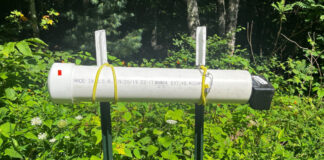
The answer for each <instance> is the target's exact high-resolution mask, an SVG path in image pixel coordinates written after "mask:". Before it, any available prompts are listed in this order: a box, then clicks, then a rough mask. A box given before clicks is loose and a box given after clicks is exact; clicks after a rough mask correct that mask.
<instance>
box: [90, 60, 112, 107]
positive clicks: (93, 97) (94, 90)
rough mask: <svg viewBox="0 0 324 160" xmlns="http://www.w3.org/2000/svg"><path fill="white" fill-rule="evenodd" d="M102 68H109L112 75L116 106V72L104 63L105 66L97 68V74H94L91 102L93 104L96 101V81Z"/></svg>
mask: <svg viewBox="0 0 324 160" xmlns="http://www.w3.org/2000/svg"><path fill="white" fill-rule="evenodd" d="M104 66H107V67H110V68H111V71H112V74H113V79H114V104H116V103H117V100H118V93H117V80H116V79H117V78H116V72H115V69H114V66H113V65H111V64H109V63H105V64H103V65H101V66H100V67H99V68H98V71H97V74H96V79H95V82H94V84H93V90H92V102H93V103H94V102H95V101H96V91H97V85H98V79H99V75H100V72H101V70H102V68H103V67H104Z"/></svg>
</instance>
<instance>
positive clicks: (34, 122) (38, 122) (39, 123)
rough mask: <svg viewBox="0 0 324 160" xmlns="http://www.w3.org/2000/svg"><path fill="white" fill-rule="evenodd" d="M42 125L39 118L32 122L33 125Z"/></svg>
mask: <svg viewBox="0 0 324 160" xmlns="http://www.w3.org/2000/svg"><path fill="white" fill-rule="evenodd" d="M41 124H42V120H41V119H40V118H39V117H35V118H33V119H32V120H31V125H33V126H38V125H41Z"/></svg>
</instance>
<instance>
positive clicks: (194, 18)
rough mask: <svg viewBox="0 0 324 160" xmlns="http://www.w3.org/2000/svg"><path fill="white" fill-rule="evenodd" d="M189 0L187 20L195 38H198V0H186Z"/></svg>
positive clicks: (191, 33)
mask: <svg viewBox="0 0 324 160" xmlns="http://www.w3.org/2000/svg"><path fill="white" fill-rule="evenodd" d="M186 1H187V12H188V16H187V22H188V28H189V31H190V35H191V37H192V38H193V39H196V29H197V27H198V26H199V25H200V22H199V13H198V4H197V0H186Z"/></svg>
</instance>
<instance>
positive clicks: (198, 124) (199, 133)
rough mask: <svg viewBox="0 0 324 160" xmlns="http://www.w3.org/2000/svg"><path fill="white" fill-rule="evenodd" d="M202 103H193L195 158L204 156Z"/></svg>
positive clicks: (198, 158)
mask: <svg viewBox="0 0 324 160" xmlns="http://www.w3.org/2000/svg"><path fill="white" fill-rule="evenodd" d="M204 108H205V106H204V105H198V104H196V105H195V160H202V159H203V158H204V146H203V144H204Z"/></svg>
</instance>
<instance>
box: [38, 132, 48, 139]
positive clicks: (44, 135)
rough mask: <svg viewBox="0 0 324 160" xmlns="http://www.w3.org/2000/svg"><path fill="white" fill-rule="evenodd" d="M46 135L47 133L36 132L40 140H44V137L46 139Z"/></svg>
mask: <svg viewBox="0 0 324 160" xmlns="http://www.w3.org/2000/svg"><path fill="white" fill-rule="evenodd" d="M46 137H47V133H39V134H38V139H40V140H44V139H46Z"/></svg>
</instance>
